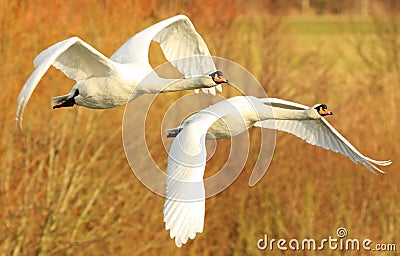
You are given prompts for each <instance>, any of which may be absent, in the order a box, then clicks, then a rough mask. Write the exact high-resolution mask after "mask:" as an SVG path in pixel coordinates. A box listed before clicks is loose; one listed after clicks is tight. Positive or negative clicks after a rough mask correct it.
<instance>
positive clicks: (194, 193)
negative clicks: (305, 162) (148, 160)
mask: <svg viewBox="0 0 400 256" xmlns="http://www.w3.org/2000/svg"><path fill="white" fill-rule="evenodd" d="M327 115H332V112H330V111H328V109H327V106H326V105H325V104H316V105H314V106H312V107H307V106H304V105H301V104H298V103H294V102H289V101H285V100H281V99H274V98H263V99H259V98H255V97H251V96H249V97H246V96H238V97H233V98H230V99H228V100H224V101H220V102H218V103H216V104H214V105H212V106H210V107H208V108H206V109H204V110H201V111H200V112H197V113H195V114H193V115H192V116H190V117H188V118H187V119H186V120H185V121H184V122H183V123H182V125H180V126H179V127H177V128H174V129H170V130H167V137H175V139H174V141H173V142H172V144H171V148H170V151H169V155H168V167H167V176H166V200H165V204H164V211H163V213H164V222H165V228H166V230H170V237H171V238H175V243H176V245H177V246H178V247H181V246H182V244H185V243H186V242H187V241H188V239H189V238H190V239H193V238H194V237H195V236H196V233H201V232H202V231H203V227H204V212H205V191H204V183H203V175H204V169H205V165H206V148H205V140H206V139H212V138H215V139H222V138H229V137H232V136H235V135H238V134H240V133H242V132H245V131H246V130H247V129H249V128H250V127H252V126H257V127H262V128H268V129H277V130H281V131H285V132H289V133H292V134H294V135H296V136H297V137H300V138H302V139H303V140H305V141H306V142H307V143H310V144H312V145H316V146H320V147H322V148H325V149H329V150H332V151H334V152H339V153H341V154H344V155H346V156H348V157H349V158H350V159H351V160H352V161H353V162H360V163H361V164H363V165H364V166H365V167H366V168H367V169H368V170H369V171H371V172H373V173H375V171H378V172H382V173H383V171H381V170H380V169H379V168H378V167H376V165H379V166H387V165H390V164H391V161H376V160H373V159H371V158H368V157H366V156H364V155H362V154H361V153H360V152H358V151H357V149H355V148H354V146H352V145H351V144H350V142H348V141H347V140H346V139H345V138H344V137H343V136H342V135H341V134H340V133H339V132H337V131H336V130H335V129H334V128H333V127H332V125H330V124H329V123H328V122H327V121H326V120H325V119H324V118H323V116H327ZM228 127H229V128H228Z"/></svg>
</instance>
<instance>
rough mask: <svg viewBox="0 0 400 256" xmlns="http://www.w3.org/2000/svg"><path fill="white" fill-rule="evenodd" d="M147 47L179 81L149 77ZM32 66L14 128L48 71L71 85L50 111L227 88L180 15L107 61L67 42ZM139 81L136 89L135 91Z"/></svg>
mask: <svg viewBox="0 0 400 256" xmlns="http://www.w3.org/2000/svg"><path fill="white" fill-rule="evenodd" d="M151 41H156V42H158V43H160V47H161V49H162V51H163V53H164V56H165V57H166V59H167V60H168V61H169V62H170V63H171V64H172V65H173V66H175V67H176V68H177V69H178V70H179V71H180V72H181V73H182V74H183V76H184V77H185V78H184V79H179V80H176V79H164V78H161V77H159V76H157V75H156V73H155V72H153V68H152V67H151V65H150V64H149V59H148V51H149V46H150V43H151ZM33 63H34V66H35V68H36V69H35V70H34V72H33V73H32V74H31V76H30V77H29V79H28V80H27V81H26V83H25V85H24V87H23V88H22V90H21V92H20V93H19V96H18V108H17V111H16V121H17V122H18V121H20V126H21V125H22V117H23V113H24V110H25V107H26V104H27V103H28V101H29V98H30V97H31V95H32V93H33V91H34V90H35V88H36V86H37V84H38V83H39V81H40V79H41V78H42V77H43V76H44V74H45V73H46V72H47V70H48V69H49V67H50V66H51V65H53V66H54V67H56V68H57V69H60V70H61V71H62V72H63V73H64V74H65V75H66V76H67V77H68V78H71V79H74V80H75V81H76V84H75V85H74V86H73V87H72V89H71V91H70V92H69V93H68V94H66V95H63V96H58V97H54V98H53V101H54V103H55V104H57V105H55V106H53V108H62V107H71V106H73V105H74V104H76V105H80V106H84V107H88V108H95V109H104V108H112V107H116V106H120V105H124V104H126V103H127V101H128V100H129V101H131V100H133V99H135V98H137V97H139V96H140V95H142V94H145V93H159V92H170V91H180V90H191V89H194V90H195V91H196V92H198V91H199V89H200V88H202V90H203V91H204V92H205V93H208V92H210V93H212V94H215V88H217V90H219V91H222V86H221V84H222V83H227V82H228V80H226V79H224V78H223V76H222V72H221V71H217V70H216V68H215V64H214V62H213V60H212V58H211V55H210V52H209V50H208V48H207V45H206V43H205V42H204V40H203V38H202V37H201V36H200V35H199V34H198V33H197V31H196V30H195V28H194V26H193V24H192V22H191V21H190V20H189V18H188V17H186V16H184V15H177V16H174V17H171V18H169V19H166V20H164V21H161V22H159V23H156V24H154V25H152V26H150V27H148V28H146V29H144V30H142V31H141V32H139V33H137V34H136V35H134V36H133V37H132V38H130V39H129V40H128V41H127V42H126V43H125V44H123V45H122V46H121V47H120V48H119V49H118V50H117V51H116V52H115V53H114V54H113V55H112V56H111V58H107V57H106V56H104V55H103V54H101V53H100V52H99V51H97V50H96V49H95V48H93V47H92V46H90V45H89V44H88V43H86V42H84V41H83V40H81V39H80V38H78V37H71V38H69V39H66V40H64V41H61V42H58V43H56V44H54V45H52V46H50V47H49V48H47V49H46V50H44V51H43V52H41V53H40V54H39V55H38V56H37V57H36V58H35V60H34V62H33ZM149 74H150V75H149ZM148 75H149V76H148ZM145 77H146V79H145V81H144V82H143V83H140V86H139V87H140V88H136V87H137V86H138V84H139V82H141V81H142V80H143V78H145ZM214 87H215V88H214ZM134 90H135V91H134ZM133 92H134V93H133ZM132 93H133V94H132Z"/></svg>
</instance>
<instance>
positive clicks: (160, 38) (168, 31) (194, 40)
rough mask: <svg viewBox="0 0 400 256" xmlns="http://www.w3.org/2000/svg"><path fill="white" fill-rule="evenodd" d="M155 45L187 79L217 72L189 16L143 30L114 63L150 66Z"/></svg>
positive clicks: (115, 56) (121, 51)
mask: <svg viewBox="0 0 400 256" xmlns="http://www.w3.org/2000/svg"><path fill="white" fill-rule="evenodd" d="M151 41H156V42H158V43H160V47H161V49H162V51H163V53H164V55H165V57H166V59H167V60H168V61H169V62H171V64H173V65H174V66H175V67H176V68H178V70H179V71H180V72H181V73H182V74H183V75H184V76H185V77H187V76H193V75H205V74H208V73H210V72H212V71H216V68H215V64H214V62H213V60H212V58H211V56H210V52H209V50H208V47H207V45H206V43H205V42H204V40H203V38H202V37H201V36H200V35H199V33H197V31H196V29H195V28H194V26H193V24H192V22H191V21H190V19H189V18H188V17H187V16H185V15H177V16H174V17H171V18H169V19H166V20H163V21H160V22H158V23H156V24H154V25H152V26H150V27H148V28H146V29H144V30H142V31H141V32H139V33H137V34H136V35H134V36H133V37H132V38H131V39H129V40H128V41H127V42H126V43H125V44H124V45H122V46H121V47H120V48H119V49H118V50H117V51H116V52H115V53H114V54H113V55H112V56H111V59H112V60H114V61H117V62H120V63H141V64H147V65H149V64H148V63H149V58H148V52H149V46H150V43H151ZM204 56H205V57H204ZM186 57H192V58H186Z"/></svg>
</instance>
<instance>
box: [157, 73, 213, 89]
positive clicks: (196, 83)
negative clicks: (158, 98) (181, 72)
mask: <svg viewBox="0 0 400 256" xmlns="http://www.w3.org/2000/svg"><path fill="white" fill-rule="evenodd" d="M162 80H164V81H163V82H164V84H165V86H164V87H163V88H162V89H161V91H162V92H175V91H183V90H194V89H200V88H210V87H213V86H215V83H214V81H213V80H212V79H211V77H210V76H191V77H186V78H183V79H162Z"/></svg>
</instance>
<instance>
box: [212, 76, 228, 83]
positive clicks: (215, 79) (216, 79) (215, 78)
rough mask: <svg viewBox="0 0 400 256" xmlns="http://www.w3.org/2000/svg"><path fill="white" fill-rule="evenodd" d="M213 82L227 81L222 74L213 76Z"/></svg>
mask: <svg viewBox="0 0 400 256" xmlns="http://www.w3.org/2000/svg"><path fill="white" fill-rule="evenodd" d="M214 82H216V83H227V82H228V80H227V79H225V78H224V77H223V76H215V77H214Z"/></svg>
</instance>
